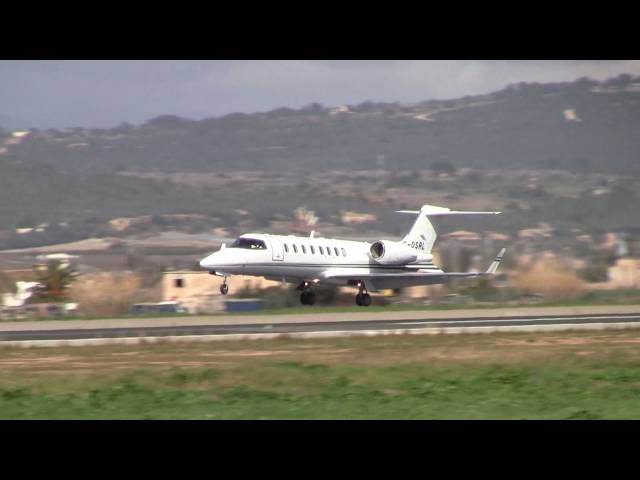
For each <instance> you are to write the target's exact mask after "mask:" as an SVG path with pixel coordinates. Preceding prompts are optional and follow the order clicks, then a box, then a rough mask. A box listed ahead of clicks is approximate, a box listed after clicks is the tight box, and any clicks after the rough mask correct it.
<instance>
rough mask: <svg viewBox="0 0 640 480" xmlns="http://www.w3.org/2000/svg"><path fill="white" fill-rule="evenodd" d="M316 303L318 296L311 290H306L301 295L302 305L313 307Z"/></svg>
mask: <svg viewBox="0 0 640 480" xmlns="http://www.w3.org/2000/svg"><path fill="white" fill-rule="evenodd" d="M315 302H316V294H315V293H314V292H312V291H311V290H305V291H304V292H302V293H301V294H300V303H301V304H302V305H313V304H314V303H315Z"/></svg>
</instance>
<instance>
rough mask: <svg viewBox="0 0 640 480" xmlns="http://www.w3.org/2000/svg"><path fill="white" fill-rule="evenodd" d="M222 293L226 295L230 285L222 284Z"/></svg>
mask: <svg viewBox="0 0 640 480" xmlns="http://www.w3.org/2000/svg"><path fill="white" fill-rule="evenodd" d="M220 293H221V294H222V295H226V294H227V293H229V285H227V284H226V283H223V284H222V285H220Z"/></svg>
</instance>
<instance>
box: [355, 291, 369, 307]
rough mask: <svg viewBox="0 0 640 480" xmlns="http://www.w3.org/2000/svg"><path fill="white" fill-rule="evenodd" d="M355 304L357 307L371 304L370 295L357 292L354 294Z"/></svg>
mask: <svg viewBox="0 0 640 480" xmlns="http://www.w3.org/2000/svg"><path fill="white" fill-rule="evenodd" d="M356 304H357V305H358V306H359V307H368V306H369V305H371V295H369V294H368V293H359V294H357V295H356Z"/></svg>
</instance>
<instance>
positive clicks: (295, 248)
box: [293, 243, 298, 253]
mask: <svg viewBox="0 0 640 480" xmlns="http://www.w3.org/2000/svg"><path fill="white" fill-rule="evenodd" d="M293 251H294V252H295V253H298V247H296V244H295V243H294V244H293Z"/></svg>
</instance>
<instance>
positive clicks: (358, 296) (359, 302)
mask: <svg viewBox="0 0 640 480" xmlns="http://www.w3.org/2000/svg"><path fill="white" fill-rule="evenodd" d="M356 305H358V306H359V307H361V306H362V294H361V293H359V294H357V295H356Z"/></svg>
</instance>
